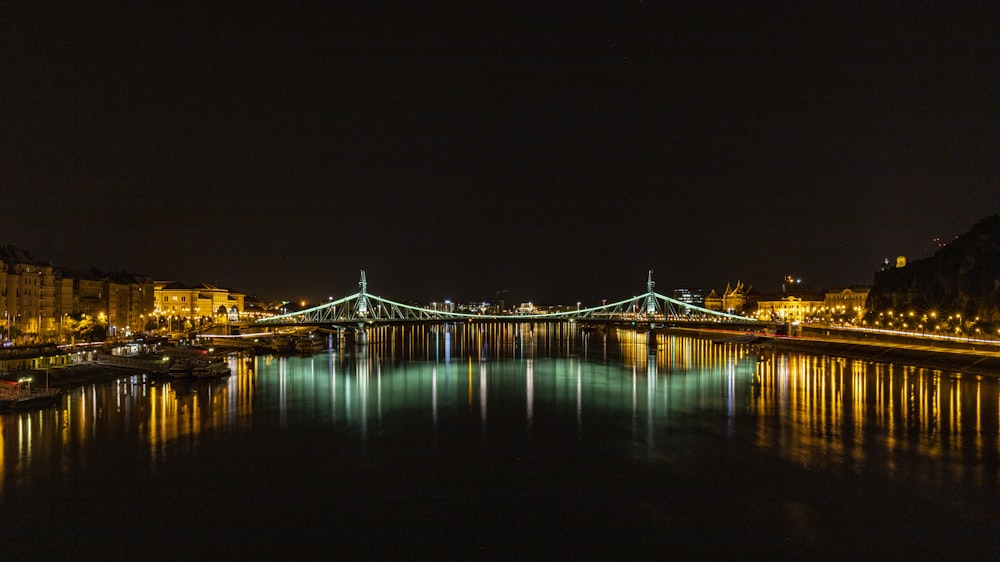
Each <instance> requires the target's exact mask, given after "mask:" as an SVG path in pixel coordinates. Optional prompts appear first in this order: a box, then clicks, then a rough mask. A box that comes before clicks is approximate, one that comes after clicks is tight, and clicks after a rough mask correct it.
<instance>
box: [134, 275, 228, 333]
mask: <svg viewBox="0 0 1000 562" xmlns="http://www.w3.org/2000/svg"><path fill="white" fill-rule="evenodd" d="M153 292H154V297H153V301H154V309H153V315H154V317H155V318H156V321H157V324H158V326H159V327H161V328H167V329H168V330H186V329H191V328H196V327H201V326H205V325H208V324H214V323H226V322H235V321H239V320H240V319H242V318H243V317H244V308H245V307H244V302H245V298H246V297H245V295H243V294H242V293H238V292H235V291H232V290H230V289H225V288H221V287H216V286H214V285H209V284H201V285H197V286H189V285H185V284H183V283H177V282H175V281H157V282H156V283H155V286H154V290H153Z"/></svg>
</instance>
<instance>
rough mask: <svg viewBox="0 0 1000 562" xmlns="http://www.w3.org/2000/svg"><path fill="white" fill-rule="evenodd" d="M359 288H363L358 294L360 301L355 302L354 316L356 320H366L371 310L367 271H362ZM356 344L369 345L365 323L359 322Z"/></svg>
mask: <svg viewBox="0 0 1000 562" xmlns="http://www.w3.org/2000/svg"><path fill="white" fill-rule="evenodd" d="M358 287H360V288H361V292H360V293H358V300H356V301H355V302H354V316H355V318H364V317H366V316H368V310H369V309H371V304H372V303H371V301H369V300H368V279H366V278H365V270H363V269H362V270H361V281H359V282H358ZM355 343H356V344H360V345H365V344H367V343H368V332H367V330H366V329H365V323H364V322H358V336H357V338H356V339H355Z"/></svg>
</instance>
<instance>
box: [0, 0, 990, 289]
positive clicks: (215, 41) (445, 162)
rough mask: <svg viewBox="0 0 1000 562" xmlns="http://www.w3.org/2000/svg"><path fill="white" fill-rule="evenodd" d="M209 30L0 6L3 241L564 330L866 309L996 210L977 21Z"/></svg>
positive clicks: (368, 9)
mask: <svg viewBox="0 0 1000 562" xmlns="http://www.w3.org/2000/svg"><path fill="white" fill-rule="evenodd" d="M85 4H86V5H85ZM91 4H93V5H91ZM213 4H214V3H206V5H201V4H191V5H186V4H175V3H162V5H160V6H159V7H153V6H151V5H150V3H121V2H101V3H75V2H54V3H47V2H44V3H41V2H24V3H15V4H13V5H11V4H5V6H4V8H3V11H2V14H0V49H2V51H0V104H2V107H0V243H6V244H14V245H16V246H19V247H21V248H24V249H26V250H28V251H29V252H30V253H31V254H32V255H33V256H34V257H35V258H36V259H41V260H46V261H51V262H52V263H54V264H55V265H65V266H74V267H88V268H89V267H91V266H93V267H98V268H100V269H103V270H128V271H133V272H138V273H142V274H145V275H149V276H151V277H154V278H157V279H172V280H176V281H181V282H186V283H192V284H195V283H202V282H206V283H212V284H216V285H221V286H226V287H231V288H233V289H235V290H238V291H241V292H243V293H247V294H256V295H259V296H261V297H264V298H272V299H274V298H284V299H289V300H299V299H309V300H318V299H326V298H327V297H328V296H335V297H339V296H345V295H347V294H350V293H352V292H354V291H355V290H356V289H357V281H358V276H359V270H361V269H365V270H367V274H368V281H369V291H370V292H371V293H373V294H377V295H381V296H385V297H389V298H396V299H407V300H408V299H413V300H442V299H446V298H450V299H453V300H469V299H473V298H481V297H485V298H492V297H494V296H495V295H496V293H497V291H500V290H506V291H508V293H506V294H505V295H504V298H505V299H506V300H507V301H508V302H519V301H527V300H529V299H530V300H534V301H536V302H575V301H577V300H582V301H583V302H584V303H588V304H592V303H594V302H598V301H599V300H600V299H602V298H607V299H613V300H617V299H620V298H624V297H627V296H630V295H634V294H639V293H641V292H643V291H644V290H645V280H646V271H647V270H648V269H652V270H654V279H655V280H656V281H657V289H658V290H661V292H669V290H670V289H672V288H674V287H679V286H697V287H703V288H705V289H706V291H707V290H708V289H712V288H715V289H717V290H721V289H722V288H724V287H725V285H726V283H727V282H732V283H735V282H736V281H737V280H742V281H743V282H744V283H746V284H748V285H751V286H753V287H754V288H755V289H757V290H759V291H764V292H767V291H775V290H777V289H778V288H779V286H780V282H781V278H782V277H783V276H784V275H786V274H793V275H796V276H799V277H801V278H803V279H804V281H806V282H809V283H811V284H812V285H814V286H815V287H816V288H826V287H838V286H844V285H849V284H870V283H871V281H872V279H873V275H874V271H875V270H876V269H877V268H878V266H879V264H880V263H881V261H882V259H883V258H885V257H890V258H892V259H894V258H895V256H897V255H905V256H907V257H908V258H909V259H911V260H912V259H918V258H921V257H927V256H929V255H931V254H932V252H933V245H932V242H931V239H932V238H934V237H941V238H942V239H944V240H949V239H952V238H954V236H955V235H958V234H961V233H964V232H966V231H967V230H968V229H969V228H970V227H971V226H972V225H973V224H974V223H975V222H976V221H977V220H979V219H981V218H983V217H985V216H988V215H991V214H995V213H998V212H1000V195H998V193H1000V190H998V185H1000V181H998V180H1000V157H998V156H1000V9H998V8H997V5H996V4H995V3H984V4H983V6H988V7H981V8H975V9H972V8H967V7H955V6H953V5H952V4H953V3H950V2H947V3H946V2H942V3H926V2H917V3H910V2H907V3H898V4H895V3H886V2H876V3H870V4H869V3H864V4H858V3H842V4H848V6H849V7H843V6H829V7H828V8H827V9H818V8H816V7H815V6H814V5H813V4H814V3H812V2H806V3H801V4H803V5H804V6H808V8H805V10H806V11H796V10H795V9H793V8H790V6H794V5H795V4H791V3H788V4H785V3H779V4H773V5H770V4H764V5H763V6H762V5H760V4H757V3H749V2H738V3H733V4H724V3H702V2H695V3H691V4H687V3H667V5H665V6H664V5H663V4H661V3H643V2H638V3H636V2H629V3H626V2H620V3H608V4H600V5H599V4H591V3H584V4H577V3H566V4H562V5H559V6H550V7H543V6H540V5H536V3H525V4H521V3H503V4H502V5H501V6H500V7H494V8H489V9H487V8H483V7H481V6H480V5H479V4H480V3H470V6H474V8H472V7H461V6H458V5H452V4H450V3H433V4H431V3H415V4H414V5H411V4H410V3H399V4H396V3H359V4H362V5H363V6H364V8H361V7H354V8H350V9H345V8H343V7H341V6H340V4H341V3H338V2H327V3H320V4H319V5H320V6H322V7H315V8H294V7H291V6H286V5H285V3H274V4H272V5H269V6H261V5H260V4H257V3H239V4H236V3H234V4H221V5H213ZM706 4H707V5H708V7H706V6H705V5H706ZM749 4H753V7H752V8H750V7H748V5H749ZM961 4H962V5H963V6H964V5H965V4H966V3H961ZM970 4H971V3H970ZM767 6H772V7H771V8H768V7H767ZM362 9H363V10H364V11H361V10H362Z"/></svg>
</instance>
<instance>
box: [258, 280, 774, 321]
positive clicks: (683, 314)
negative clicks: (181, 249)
mask: <svg viewBox="0 0 1000 562" xmlns="http://www.w3.org/2000/svg"><path fill="white" fill-rule="evenodd" d="M655 285H656V284H655V283H654V282H653V272H652V271H650V272H649V274H648V276H647V279H646V292H645V293H643V294H641V295H636V296H633V297H629V298H627V299H623V300H620V301H617V302H613V303H610V304H603V305H601V306H594V307H588V308H577V309H576V310H568V311H559V312H543V313H537V314H472V313H467V312H454V311H449V310H437V309H433V308H425V307H421V306H415V305H411V304H405V303H401V302H397V301H393V300H390V299H387V298H383V297H380V296H377V295H372V294H370V293H369V292H368V281H367V279H366V277H365V272H364V271H362V272H361V281H360V282H359V283H358V286H359V288H360V290H359V291H358V292H357V293H354V294H353V295H350V296H346V297H343V298H341V299H337V300H331V301H330V302H327V303H323V304H321V305H318V306H314V307H311V308H307V309H304V310H299V311H296V312H289V313H287V314H281V315H278V316H272V317H269V318H263V319H260V320H257V321H256V323H255V324H256V325H259V326H282V327H287V326H317V327H331V328H333V327H336V328H348V327H349V328H357V329H359V330H362V331H363V330H364V329H365V328H366V327H368V326H385V325H396V324H428V323H450V322H498V321H500V322H567V321H575V322H587V323H606V324H622V323H624V324H631V325H636V326H638V325H644V326H646V327H648V328H655V327H659V326H666V325H690V326H697V325H702V324H706V323H711V324H713V325H716V326H718V325H720V324H723V325H730V326H733V325H739V326H743V327H745V328H751V327H761V326H763V325H764V323H762V322H761V321H759V320H757V319H754V318H748V317H745V316H739V315H736V314H729V313H725V312H720V311H717V310H709V309H707V308H704V307H700V306H695V305H693V304H689V303H685V302H682V301H679V300H676V299H673V298H670V297H668V296H665V295H661V294H659V293H657V292H656V291H655V290H654V287H655Z"/></svg>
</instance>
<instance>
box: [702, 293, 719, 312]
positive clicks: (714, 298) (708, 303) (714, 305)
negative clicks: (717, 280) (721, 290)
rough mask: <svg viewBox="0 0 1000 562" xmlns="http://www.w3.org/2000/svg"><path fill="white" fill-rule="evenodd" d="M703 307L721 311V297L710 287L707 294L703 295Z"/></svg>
mask: <svg viewBox="0 0 1000 562" xmlns="http://www.w3.org/2000/svg"><path fill="white" fill-rule="evenodd" d="M705 308H707V309H709V310H715V311H718V312H721V311H722V297H720V296H719V294H718V293H716V292H715V289H712V291H711V292H710V293H708V296H707V297H705Z"/></svg>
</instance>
